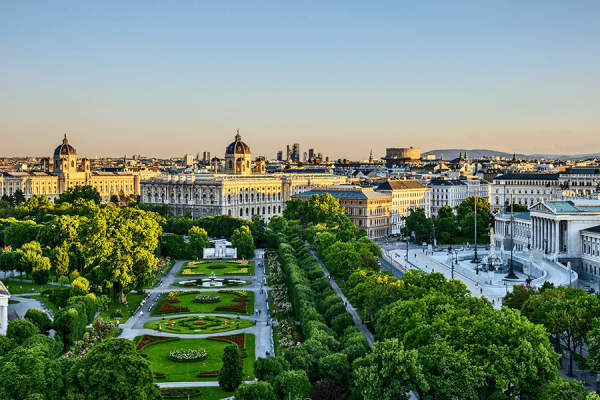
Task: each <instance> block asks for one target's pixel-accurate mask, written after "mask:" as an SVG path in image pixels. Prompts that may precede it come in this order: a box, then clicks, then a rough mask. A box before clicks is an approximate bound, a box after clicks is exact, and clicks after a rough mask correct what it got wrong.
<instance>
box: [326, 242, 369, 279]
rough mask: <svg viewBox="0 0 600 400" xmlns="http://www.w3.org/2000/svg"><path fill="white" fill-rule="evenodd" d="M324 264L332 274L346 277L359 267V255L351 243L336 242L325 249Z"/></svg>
mask: <svg viewBox="0 0 600 400" xmlns="http://www.w3.org/2000/svg"><path fill="white" fill-rule="evenodd" d="M324 261H325V264H326V265H327V268H328V269H329V272H331V274H332V275H334V276H341V277H344V278H345V279H347V278H348V277H349V276H350V275H351V274H352V272H354V270H355V269H358V268H360V267H361V257H360V255H359V254H358V252H357V251H356V249H355V247H354V245H353V244H352V243H344V242H336V243H334V244H333V245H332V246H331V247H330V248H329V249H328V251H327V256H326V258H325V260H324Z"/></svg>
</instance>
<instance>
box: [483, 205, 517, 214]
mask: <svg viewBox="0 0 600 400" xmlns="http://www.w3.org/2000/svg"><path fill="white" fill-rule="evenodd" d="M478 205H479V204H478ZM510 209H511V208H510V204H508V205H507V206H506V211H507V212H510ZM512 210H513V212H529V207H528V206H527V205H524V204H513V205H512Z"/></svg>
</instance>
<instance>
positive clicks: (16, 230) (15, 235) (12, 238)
mask: <svg viewBox="0 0 600 400" xmlns="http://www.w3.org/2000/svg"><path fill="white" fill-rule="evenodd" d="M38 229H39V226H38V225H37V224H36V223H35V222H34V221H16V220H14V222H12V223H10V224H9V225H8V226H7V227H6V228H5V229H4V244H5V245H7V246H11V247H12V248H13V249H18V248H20V247H22V246H23V245H24V244H25V243H29V242H32V241H34V240H35V238H36V236H37V232H38Z"/></svg>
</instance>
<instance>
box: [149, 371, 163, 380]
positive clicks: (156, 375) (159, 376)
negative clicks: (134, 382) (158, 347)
mask: <svg viewBox="0 0 600 400" xmlns="http://www.w3.org/2000/svg"><path fill="white" fill-rule="evenodd" d="M152 374H153V375H154V379H165V378H166V377H167V374H165V373H164V372H160V371H152Z"/></svg>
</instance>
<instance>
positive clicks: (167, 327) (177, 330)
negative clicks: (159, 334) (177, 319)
mask: <svg viewBox="0 0 600 400" xmlns="http://www.w3.org/2000/svg"><path fill="white" fill-rule="evenodd" d="M165 329H168V330H170V331H176V332H181V329H179V328H171V327H170V326H166V327H165Z"/></svg>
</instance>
